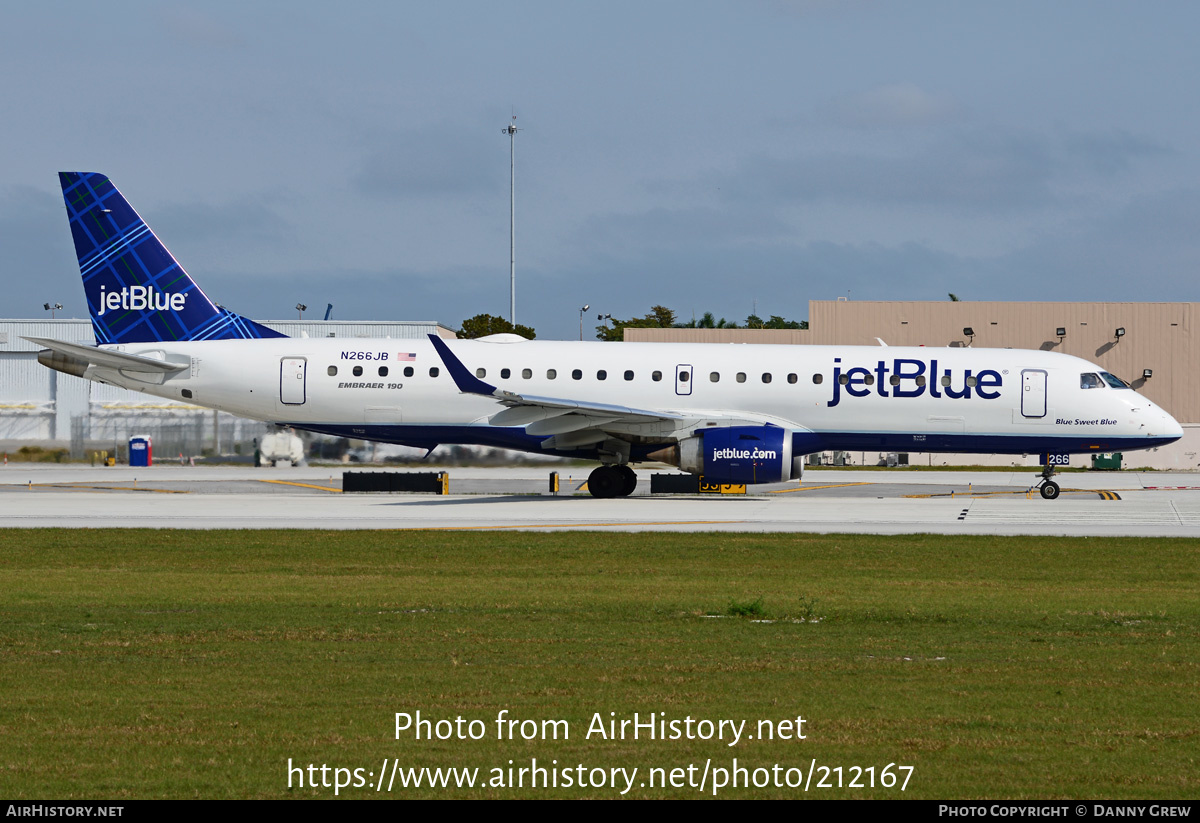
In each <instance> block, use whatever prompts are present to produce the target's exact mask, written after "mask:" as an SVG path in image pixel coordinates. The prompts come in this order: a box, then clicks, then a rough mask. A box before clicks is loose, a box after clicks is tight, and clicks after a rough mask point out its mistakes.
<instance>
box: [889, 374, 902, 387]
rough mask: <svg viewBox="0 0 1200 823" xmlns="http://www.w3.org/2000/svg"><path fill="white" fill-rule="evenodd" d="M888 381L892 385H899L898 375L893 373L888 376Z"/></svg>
mask: <svg viewBox="0 0 1200 823" xmlns="http://www.w3.org/2000/svg"><path fill="white" fill-rule="evenodd" d="M888 382H889V383H891V384H892V385H893V386H899V385H900V375H898V374H893V375H892V376H891V377H889V378H888Z"/></svg>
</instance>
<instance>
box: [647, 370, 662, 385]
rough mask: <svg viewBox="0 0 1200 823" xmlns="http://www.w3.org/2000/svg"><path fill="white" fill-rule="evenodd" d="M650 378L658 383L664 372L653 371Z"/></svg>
mask: <svg viewBox="0 0 1200 823" xmlns="http://www.w3.org/2000/svg"><path fill="white" fill-rule="evenodd" d="M650 379H651V380H653V381H654V382H655V383H657V382H658V381H660V380H662V372H660V371H655V372H651V373H650Z"/></svg>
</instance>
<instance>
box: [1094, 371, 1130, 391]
mask: <svg viewBox="0 0 1200 823" xmlns="http://www.w3.org/2000/svg"><path fill="white" fill-rule="evenodd" d="M1100 376H1101V377H1103V378H1104V382H1105V383H1107V384H1108V385H1110V386H1112V387H1113V388H1114V389H1127V388H1129V384H1128V383H1126V382H1125V381H1124V380H1122V379H1121V378H1119V377H1117V376H1116V375H1115V374H1109V373H1108V372H1100Z"/></svg>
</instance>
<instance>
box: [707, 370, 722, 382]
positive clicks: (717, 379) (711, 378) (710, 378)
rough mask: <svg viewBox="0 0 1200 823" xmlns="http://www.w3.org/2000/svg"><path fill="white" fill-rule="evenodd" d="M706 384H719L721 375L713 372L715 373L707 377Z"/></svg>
mask: <svg viewBox="0 0 1200 823" xmlns="http://www.w3.org/2000/svg"><path fill="white" fill-rule="evenodd" d="M708 382H710V383H720V382H721V373H720V372H719V371H715V372H713V373H712V374H710V375H709V376H708Z"/></svg>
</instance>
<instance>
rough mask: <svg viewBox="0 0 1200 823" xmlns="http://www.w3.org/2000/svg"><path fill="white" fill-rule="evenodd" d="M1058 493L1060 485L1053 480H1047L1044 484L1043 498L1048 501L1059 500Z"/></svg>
mask: <svg viewBox="0 0 1200 823" xmlns="http://www.w3.org/2000/svg"><path fill="white" fill-rule="evenodd" d="M1058 491H1059V489H1058V484H1057V483H1055V482H1054V481H1053V480H1047V481H1046V482H1045V483H1043V484H1042V497H1044V498H1046V499H1047V500H1057V499H1058Z"/></svg>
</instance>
